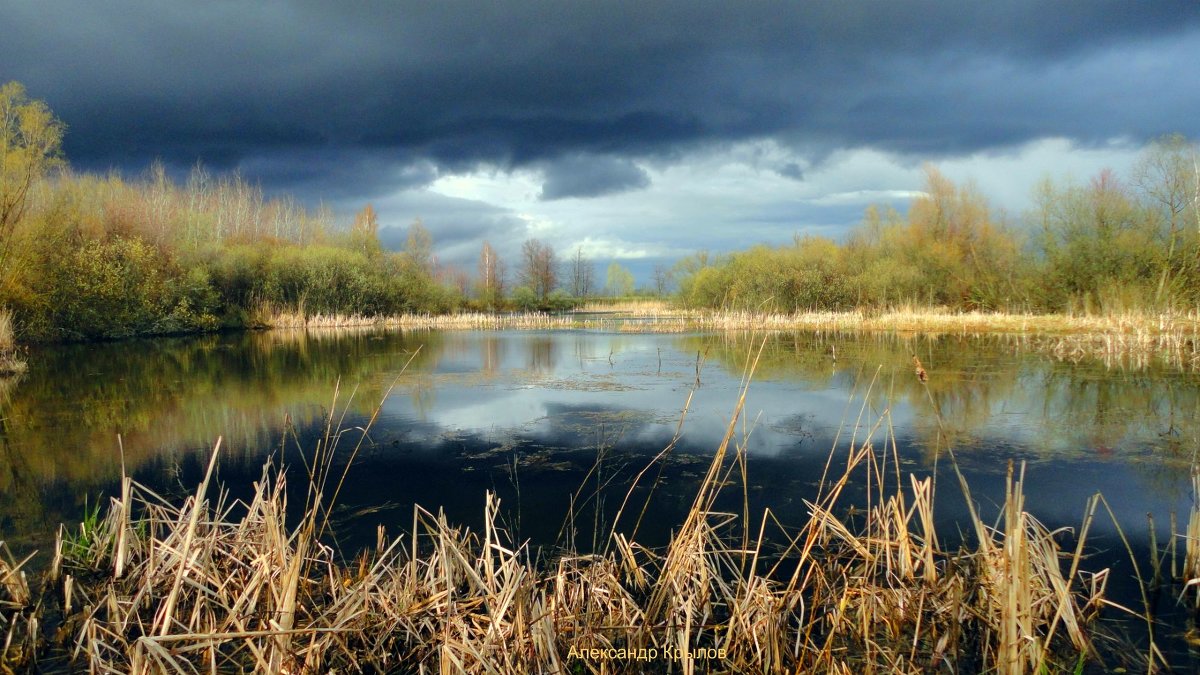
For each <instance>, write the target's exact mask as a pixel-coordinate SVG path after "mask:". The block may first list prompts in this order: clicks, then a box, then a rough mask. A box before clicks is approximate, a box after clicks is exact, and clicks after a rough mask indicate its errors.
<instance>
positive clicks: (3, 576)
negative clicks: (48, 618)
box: [0, 541, 41, 673]
mask: <svg viewBox="0 0 1200 675" xmlns="http://www.w3.org/2000/svg"><path fill="white" fill-rule="evenodd" d="M32 557H33V556H32V555H30V556H28V557H26V558H25V559H24V560H21V561H17V560H16V559H15V558H14V557H13V555H12V551H10V550H9V548H8V546H7V545H6V544H5V543H4V542H3V541H0V672H9V673H12V672H18V671H23V670H25V669H27V668H29V667H30V666H31V665H32V664H33V663H34V656H35V654H36V652H37V650H38V647H39V646H40V637H41V636H40V630H39V625H40V620H39V617H38V612H37V611H36V610H37V608H36V607H35V606H34V604H33V601H34V595H33V593H32V592H31V590H30V588H29V580H28V578H27V576H26V574H25V570H24V569H23V568H24V567H25V565H26V564H27V563H28V562H29V560H30V559H31V558H32Z"/></svg>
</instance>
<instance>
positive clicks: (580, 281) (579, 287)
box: [571, 248, 596, 298]
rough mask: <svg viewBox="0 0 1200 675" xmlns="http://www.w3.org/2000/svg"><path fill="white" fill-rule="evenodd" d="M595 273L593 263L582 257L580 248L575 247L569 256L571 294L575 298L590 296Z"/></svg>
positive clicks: (593, 288) (592, 290) (594, 282)
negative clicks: (572, 253)
mask: <svg viewBox="0 0 1200 675" xmlns="http://www.w3.org/2000/svg"><path fill="white" fill-rule="evenodd" d="M595 274H596V266H595V264H593V263H592V261H591V260H590V259H589V258H586V257H584V255H583V249H582V248H576V249H575V255H574V256H572V257H571V295H573V296H575V297H577V298H586V297H588V296H590V295H591V294H592V293H593V292H594V291H595V286H596V280H595Z"/></svg>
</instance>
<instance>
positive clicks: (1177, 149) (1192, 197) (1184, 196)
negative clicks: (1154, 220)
mask: <svg viewBox="0 0 1200 675" xmlns="http://www.w3.org/2000/svg"><path fill="white" fill-rule="evenodd" d="M1197 181H1200V177H1198V176H1197V175H1196V148H1195V146H1194V145H1193V144H1192V143H1191V142H1189V141H1188V139H1187V138H1186V137H1184V136H1183V135H1182V134H1172V135H1170V136H1163V137H1161V138H1158V139H1156V140H1155V141H1154V142H1153V143H1151V144H1150V146H1149V147H1148V148H1147V149H1146V150H1145V151H1144V152H1143V153H1142V156H1141V157H1140V158H1139V159H1138V161H1137V163H1136V164H1134V167H1133V185H1134V186H1135V187H1136V188H1137V190H1138V191H1139V192H1140V193H1141V194H1142V196H1143V198H1144V199H1145V201H1146V204H1147V206H1149V207H1150V208H1151V209H1153V211H1154V212H1155V213H1156V214H1157V215H1158V217H1159V219H1160V222H1162V223H1163V225H1164V226H1165V227H1164V228H1163V229H1165V233H1164V238H1165V239H1166V242H1165V244H1166V252H1165V258H1164V260H1163V265H1162V271H1161V274H1160V276H1159V280H1158V287H1157V289H1156V290H1155V298H1154V299H1155V301H1156V302H1159V301H1161V300H1162V298H1163V293H1164V291H1165V290H1166V288H1167V284H1168V282H1169V281H1170V279H1171V275H1172V274H1173V272H1174V271H1175V267H1176V266H1177V261H1176V252H1177V251H1178V250H1179V249H1180V244H1181V241H1180V239H1181V235H1182V234H1183V229H1184V227H1185V218H1186V216H1187V213H1186V212H1187V211H1188V209H1189V207H1190V208H1191V209H1193V210H1195V209H1198V208H1200V183H1198V182H1197ZM1195 214H1196V217H1197V221H1196V226H1197V233H1198V234H1200V211H1195ZM1197 253H1200V249H1198V250H1197Z"/></svg>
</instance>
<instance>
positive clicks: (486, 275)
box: [475, 241, 504, 310]
mask: <svg viewBox="0 0 1200 675" xmlns="http://www.w3.org/2000/svg"><path fill="white" fill-rule="evenodd" d="M475 285H476V293H477V294H478V296H479V301H480V302H481V303H482V304H483V306H484V307H485V308H487V309H489V310H491V309H495V308H496V307H497V306H498V305H499V304H500V302H501V301H502V300H503V299H504V263H503V261H501V260H500V256H499V254H497V253H496V249H494V248H492V245H491V244H490V243H488V242H487V241H484V242H483V247H482V248H481V249H480V251H479V275H478V277H477V278H476V281H475Z"/></svg>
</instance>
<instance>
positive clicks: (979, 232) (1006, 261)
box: [674, 135, 1200, 313]
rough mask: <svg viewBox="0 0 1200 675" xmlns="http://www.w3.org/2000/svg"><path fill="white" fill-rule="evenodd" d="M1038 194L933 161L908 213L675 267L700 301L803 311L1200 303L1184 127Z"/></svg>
mask: <svg viewBox="0 0 1200 675" xmlns="http://www.w3.org/2000/svg"><path fill="white" fill-rule="evenodd" d="M1032 203H1033V207H1032V208H1031V209H1029V211H1028V212H1027V213H1024V214H1021V215H1020V216H1018V217H1012V216H1010V215H1008V214H1005V213H1004V212H1002V211H999V212H998V211H996V210H995V209H993V208H992V207H991V206H990V205H989V204H988V201H987V199H986V198H985V197H984V196H983V194H982V193H981V192H980V191H979V189H978V187H977V186H976V185H975V184H974V183H970V182H968V183H965V184H963V185H958V184H955V183H954V182H953V181H951V180H950V179H949V178H947V177H946V176H945V175H943V174H942V173H941V172H940V171H938V169H937V168H936V167H933V166H927V167H926V168H925V185H924V189H923V194H922V195H921V196H920V197H918V198H916V199H914V200H913V201H912V203H911V205H910V206H909V208H908V212H907V213H906V214H903V215H902V214H900V213H899V212H897V211H896V210H895V209H893V208H890V207H886V206H871V207H869V208H868V209H867V211H866V214H865V216H864V218H863V221H862V223H861V224H860V225H859V226H857V227H856V228H855V229H853V230H852V231H851V233H850V235H849V236H848V237H847V239H846V240H845V241H844V242H843V243H837V242H835V241H833V240H831V239H827V238H823V237H811V236H797V237H795V238H794V240H793V241H792V242H791V243H790V244H787V245H783V246H774V247H772V246H754V247H751V248H749V249H747V250H744V251H739V252H735V253H730V254H727V255H709V254H708V253H706V252H700V253H697V254H695V255H692V256H689V257H687V258H685V259H683V260H681V261H680V262H679V263H678V264H677V265H676V266H675V269H674V272H675V275H676V277H677V279H678V283H679V293H678V299H679V302H680V303H682V304H683V305H686V306H691V307H707V308H724V309H737V310H754V311H774V312H789V313H790V312H797V311H823V310H847V309H852V308H860V307H878V308H894V307H897V306H916V307H946V308H951V309H955V310H981V311H1010V312H1051V313H1054V312H1073V313H1112V312H1130V311H1138V312H1161V311H1188V310H1194V309H1196V308H1197V307H1198V306H1200V172H1198V171H1197V149H1196V146H1195V144H1194V143H1192V142H1190V141H1188V140H1187V139H1186V138H1184V137H1183V136H1180V135H1169V136H1164V137H1161V138H1158V139H1156V140H1155V141H1153V142H1152V143H1150V144H1149V145H1148V146H1147V148H1146V149H1145V150H1144V151H1143V153H1142V155H1141V156H1140V158H1139V159H1138V160H1137V161H1136V162H1135V163H1134V165H1133V167H1132V169H1131V171H1130V172H1129V175H1128V176H1126V177H1121V176H1118V175H1117V174H1116V173H1115V172H1113V171H1111V170H1107V169H1106V170H1103V171H1101V172H1100V173H1098V174H1097V175H1096V176H1094V177H1092V178H1091V179H1090V180H1088V181H1086V182H1083V183H1080V182H1076V181H1074V180H1060V181H1055V180H1052V179H1050V178H1046V179H1044V180H1042V181H1041V182H1040V183H1039V184H1038V185H1037V186H1036V188H1035V190H1034V195H1033V199H1032Z"/></svg>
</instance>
